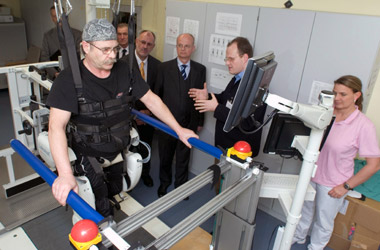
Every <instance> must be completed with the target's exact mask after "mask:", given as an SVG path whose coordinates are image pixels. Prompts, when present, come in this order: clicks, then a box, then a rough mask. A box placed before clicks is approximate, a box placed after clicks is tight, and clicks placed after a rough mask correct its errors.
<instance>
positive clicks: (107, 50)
mask: <svg viewBox="0 0 380 250" xmlns="http://www.w3.org/2000/svg"><path fill="white" fill-rule="evenodd" d="M89 44H90V45H92V46H94V47H95V48H97V49H98V50H100V51H101V52H103V55H109V54H111V52H112V51H113V52H114V53H115V54H116V53H117V52H118V51H119V50H120V48H121V47H120V46H119V45H118V46H116V47H113V48H109V47H107V48H99V47H97V46H95V44H92V43H89Z"/></svg>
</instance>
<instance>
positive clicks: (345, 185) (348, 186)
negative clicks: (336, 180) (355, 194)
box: [343, 182, 353, 190]
mask: <svg viewBox="0 0 380 250" xmlns="http://www.w3.org/2000/svg"><path fill="white" fill-rule="evenodd" d="M343 187H344V188H345V189H347V190H353V188H351V187H350V185H349V184H348V183H347V182H345V183H344V184H343Z"/></svg>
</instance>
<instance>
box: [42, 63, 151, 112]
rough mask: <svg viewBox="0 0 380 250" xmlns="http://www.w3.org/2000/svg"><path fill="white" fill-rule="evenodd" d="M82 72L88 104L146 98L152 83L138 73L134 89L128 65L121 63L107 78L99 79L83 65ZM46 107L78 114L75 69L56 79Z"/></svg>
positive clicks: (115, 65)
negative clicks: (126, 98)
mask: <svg viewBox="0 0 380 250" xmlns="http://www.w3.org/2000/svg"><path fill="white" fill-rule="evenodd" d="M79 67H80V72H81V77H82V84H83V96H84V98H85V99H86V100H87V101H90V102H91V101H95V102H99V101H101V102H104V101H108V100H111V99H115V98H117V97H121V96H123V95H126V94H128V93H129V90H130V88H132V92H131V95H132V96H134V97H135V98H136V99H140V98H141V97H142V96H144V95H145V94H146V93H147V92H148V90H149V86H148V84H147V83H146V82H145V81H144V80H142V78H141V77H137V75H136V72H135V71H134V74H135V76H134V79H135V81H134V82H135V83H134V84H133V86H131V83H130V77H129V66H128V63H127V62H125V61H122V60H118V61H117V62H116V63H115V64H114V66H113V67H112V69H111V74H110V75H109V76H108V77H107V78H98V77H96V76H95V75H94V74H92V73H91V72H90V71H89V70H88V69H87V68H86V67H85V66H84V64H83V61H81V63H80V66H79ZM46 104H47V105H48V106H49V107H53V108H58V109H61V110H65V111H69V112H71V113H74V114H78V97H77V93H76V89H75V84H74V80H73V76H72V72H71V70H69V69H68V70H63V71H62V72H61V73H60V74H59V75H58V77H57V79H55V81H54V83H53V86H52V88H51V90H50V93H49V96H48V98H47V102H46Z"/></svg>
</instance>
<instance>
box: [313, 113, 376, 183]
mask: <svg viewBox="0 0 380 250" xmlns="http://www.w3.org/2000/svg"><path fill="white" fill-rule="evenodd" d="M357 153H359V156H360V157H368V158H376V157H380V150H379V146H378V143H377V136H376V129H375V126H374V125H373V123H372V122H371V121H370V120H369V119H368V118H367V117H366V116H365V115H364V114H363V113H361V112H360V111H359V110H358V109H356V110H355V111H354V112H353V113H352V114H351V115H350V116H349V117H348V118H347V119H346V120H344V121H340V122H334V124H333V126H332V128H331V130H330V133H329V135H328V137H327V139H326V142H325V144H324V146H323V148H322V151H321V153H320V155H319V158H318V161H317V165H318V168H317V172H316V174H315V177H314V178H313V179H312V181H314V182H316V183H318V184H321V185H324V186H328V187H335V186H337V185H340V184H342V183H344V182H345V181H347V180H348V179H349V178H351V176H352V175H353V174H354V158H355V157H356V155H357Z"/></svg>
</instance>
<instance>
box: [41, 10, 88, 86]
mask: <svg viewBox="0 0 380 250" xmlns="http://www.w3.org/2000/svg"><path fill="white" fill-rule="evenodd" d="M50 17H51V20H52V21H53V23H54V25H55V27H54V28H52V29H50V30H49V31H47V32H46V33H45V34H44V38H43V40H42V50H41V58H40V61H41V62H48V61H57V60H58V56H60V55H61V49H60V46H59V40H58V31H57V13H55V8H54V6H52V7H50ZM71 32H72V33H73V36H74V41H75V47H76V51H77V54H78V59H79V57H80V42H81V41H82V32H81V31H79V30H76V29H73V28H72V29H71ZM58 70H59V69H57V68H48V69H47V72H48V75H49V78H50V79H52V80H54V79H55V78H56V77H57V75H58V73H59V71H58Z"/></svg>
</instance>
